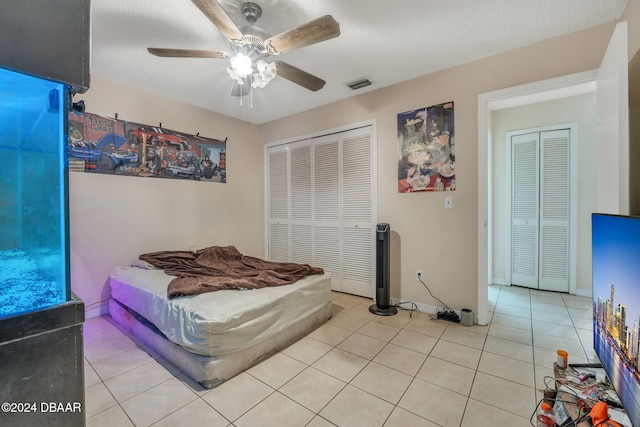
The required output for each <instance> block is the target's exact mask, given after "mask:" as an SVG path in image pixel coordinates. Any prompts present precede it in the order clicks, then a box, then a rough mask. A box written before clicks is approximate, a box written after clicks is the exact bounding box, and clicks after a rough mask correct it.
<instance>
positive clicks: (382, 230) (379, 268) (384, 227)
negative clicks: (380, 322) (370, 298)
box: [369, 224, 398, 316]
mask: <svg viewBox="0 0 640 427" xmlns="http://www.w3.org/2000/svg"><path fill="white" fill-rule="evenodd" d="M390 246H391V229H390V227H389V224H378V225H377V226H376V303H375V304H373V305H372V306H370V307H369V311H370V312H372V313H373V314H377V315H378V316H393V315H394V314H396V313H397V312H398V309H397V308H395V307H394V306H392V305H390V301H389V300H390V298H389V293H390V292H391V280H390V262H389V252H390V251H389V249H390Z"/></svg>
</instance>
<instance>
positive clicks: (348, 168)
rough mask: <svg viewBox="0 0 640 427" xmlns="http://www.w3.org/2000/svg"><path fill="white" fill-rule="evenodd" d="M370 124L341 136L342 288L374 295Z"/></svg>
mask: <svg viewBox="0 0 640 427" xmlns="http://www.w3.org/2000/svg"><path fill="white" fill-rule="evenodd" d="M371 132H372V130H371V127H366V128H361V129H355V130H352V131H349V132H345V133H343V134H342V135H341V137H342V180H341V181H342V254H343V255H342V262H343V275H342V290H343V291H344V292H348V293H351V294H357V295H363V296H367V297H373V289H374V263H375V258H374V224H373V212H372V201H373V176H372V168H371V164H372V161H373V157H372V144H371V138H372V135H371Z"/></svg>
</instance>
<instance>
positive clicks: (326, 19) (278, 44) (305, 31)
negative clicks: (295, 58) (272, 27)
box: [265, 15, 340, 55]
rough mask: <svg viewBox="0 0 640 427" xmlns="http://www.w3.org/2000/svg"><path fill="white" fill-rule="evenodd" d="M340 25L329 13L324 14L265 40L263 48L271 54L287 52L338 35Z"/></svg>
mask: <svg viewBox="0 0 640 427" xmlns="http://www.w3.org/2000/svg"><path fill="white" fill-rule="evenodd" d="M339 35H340V25H339V24H338V23H337V22H336V20H335V19H333V17H332V16H331V15H325V16H322V17H320V18H318V19H314V20H313V21H309V22H307V23H306V24H302V25H300V26H299V27H296V28H294V29H292V30H289V31H285V32H284V33H280V34H277V35H275V36H273V37H269V38H268V39H266V40H265V48H266V49H267V51H268V52H269V53H270V54H272V55H278V54H280V53H285V52H289V51H291V50H293V49H297V48H299V47H303V46H309V45H312V44H315V43H320V42H323V41H325V40H329V39H332V38H334V37H338V36H339Z"/></svg>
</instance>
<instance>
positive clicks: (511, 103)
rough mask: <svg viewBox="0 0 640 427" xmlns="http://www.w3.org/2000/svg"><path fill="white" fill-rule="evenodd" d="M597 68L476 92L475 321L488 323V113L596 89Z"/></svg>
mask: <svg viewBox="0 0 640 427" xmlns="http://www.w3.org/2000/svg"><path fill="white" fill-rule="evenodd" d="M597 72H598V70H597V69H595V70H590V71H584V72H581V73H575V74H570V75H567V76H561V77H556V78H553V79H548V80H542V81H539V82H534V83H529V84H525V85H521V86H514V87H511V88H506V89H500V90H496V91H492V92H486V93H481V94H479V95H478V324H479V325H486V324H487V320H488V319H487V311H488V310H487V309H488V302H489V299H488V294H489V289H488V285H489V278H490V277H491V276H492V274H491V270H490V265H491V263H490V261H491V241H490V239H489V235H490V233H491V229H492V225H491V221H490V219H491V203H489V202H490V198H491V176H490V174H489V170H490V167H491V163H490V162H491V156H490V153H491V145H492V134H491V132H490V131H491V112H492V111H493V110H498V109H501V108H508V107H515V106H519V105H526V104H532V103H535V102H542V101H550V100H553V99H560V98H566V97H569V96H576V95H580V94H584V93H590V92H593V91H595V81H596V75H597Z"/></svg>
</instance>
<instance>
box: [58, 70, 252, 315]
mask: <svg viewBox="0 0 640 427" xmlns="http://www.w3.org/2000/svg"><path fill="white" fill-rule="evenodd" d="M78 99H84V100H85V102H86V105H87V112H90V113H94V114H98V115H101V116H105V117H114V115H115V113H118V117H119V118H120V119H122V120H130V121H133V122H138V123H146V124H157V123H159V122H161V123H162V126H163V127H165V128H167V129H173V130H177V131H181V132H187V133H192V134H195V133H198V132H200V134H201V135H202V136H205V137H212V138H217V139H221V140H224V139H225V138H228V141H227V156H228V163H229V166H228V169H227V183H226V184H221V183H210V182H195V181H186V180H185V181H183V180H174V179H153V178H132V177H122V176H112V175H101V174H89V173H80V172H71V173H70V179H69V181H70V184H69V193H70V195H69V199H70V223H71V230H70V234H71V288H72V290H73V291H74V292H75V293H76V294H78V295H79V296H80V297H81V298H82V299H83V300H84V302H85V308H86V310H87V315H88V316H95V315H97V314H99V312H100V310H102V312H104V310H105V308H106V305H105V303H106V301H107V300H108V299H109V297H110V288H109V286H108V277H109V272H110V271H111V269H112V268H113V266H115V265H129V264H130V263H131V262H132V261H133V260H134V259H135V258H137V256H138V255H139V254H140V253H143V252H150V251H158V250H169V249H189V248H190V247H191V246H198V247H202V246H210V245H235V246H236V247H237V248H238V249H239V250H240V251H241V252H243V253H246V254H248V255H252V256H260V257H261V256H263V254H264V237H263V231H262V229H263V226H262V217H263V215H262V209H263V187H262V182H263V176H262V170H263V164H262V145H261V144H260V142H259V139H258V132H257V127H256V126H255V125H253V124H250V123H247V122H242V121H239V120H235V119H231V118H229V117H226V116H222V115H219V114H216V113H212V112H210V111H206V110H203V109H200V108H196V107H193V106H189V105H186V104H182V103H179V102H176V101H171V100H168V99H165V98H161V97H158V96H156V95H152V94H149V93H145V92H142V91H139V90H137V89H135V88H131V87H127V86H122V85H119V84H117V83H113V82H110V81H106V80H104V79H100V78H99V77H95V76H94V77H92V82H91V89H90V90H89V91H88V92H87V93H86V94H83V95H76V96H75V97H74V101H77V100H78Z"/></svg>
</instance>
